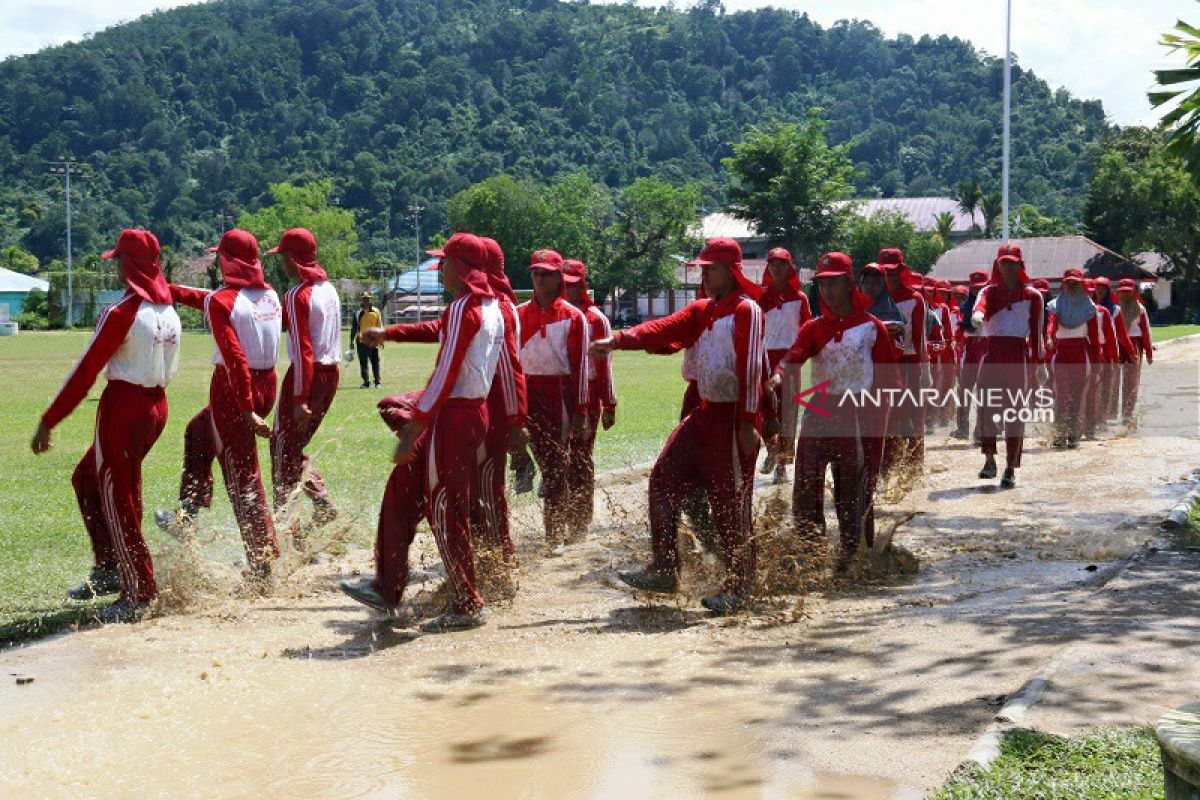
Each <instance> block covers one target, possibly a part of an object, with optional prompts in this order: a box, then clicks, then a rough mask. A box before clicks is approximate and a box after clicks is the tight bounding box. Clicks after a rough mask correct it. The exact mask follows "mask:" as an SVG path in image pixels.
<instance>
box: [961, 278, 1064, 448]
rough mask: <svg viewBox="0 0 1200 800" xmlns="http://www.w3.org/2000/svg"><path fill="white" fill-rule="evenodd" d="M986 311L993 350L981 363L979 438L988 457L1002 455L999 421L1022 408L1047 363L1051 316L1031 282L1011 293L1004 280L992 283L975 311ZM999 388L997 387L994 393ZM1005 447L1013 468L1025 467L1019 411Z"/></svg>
mask: <svg viewBox="0 0 1200 800" xmlns="http://www.w3.org/2000/svg"><path fill="white" fill-rule="evenodd" d="M977 313H983V315H984V321H983V329H982V331H981V335H982V336H983V337H984V338H985V339H986V341H987V350H986V352H985V353H984V356H983V360H982V361H981V362H980V365H979V381H978V389H979V391H980V392H981V393H983V394H984V396H983V397H981V398H980V399H981V401H982V402H981V404H980V407H979V439H980V445H981V449H982V451H983V453H984V455H995V454H996V439H997V435H998V428H997V421H996V420H995V419H994V418H993V417H994V416H1001V417H1002V415H1003V414H1004V413H1005V411H1006V410H1009V409H1011V410H1014V411H1020V410H1021V409H1022V408H1023V407H1024V405H1025V402H1027V399H1026V398H1027V395H1026V394H1023V393H1025V392H1029V391H1031V390H1032V389H1033V384H1034V381H1033V375H1032V374H1031V373H1032V369H1033V366H1034V365H1036V364H1040V363H1042V362H1043V361H1045V357H1046V351H1045V342H1046V337H1045V335H1044V332H1043V324H1044V321H1045V314H1044V313H1043V307H1042V295H1041V294H1040V293H1038V291H1037V290H1036V289H1034V288H1033V287H1031V286H1023V287H1022V289H1021V290H1020V291H1019V293H1018V294H1017V295H1016V296H1015V297H1013V296H1009V295H1008V293H1007V292H1006V291H1005V289H1004V287H1003V286H1002V285H1001V284H998V283H989V284H988V285H987V286H985V287H983V289H981V290H980V292H979V297H977V298H976V299H975V308H974V311H973V312H972V314H973V315H974V314H977ZM989 390H993V391H989ZM1004 446H1005V455H1006V457H1007V464H1008V466H1009V467H1012V468H1014V469H1015V468H1017V467H1019V466H1021V451H1022V450H1023V449H1024V446H1025V423H1024V421H1022V420H1021V419H1020V418H1019V416H1018V415H1014V417H1013V419H1012V420H1009V421H1005V422H1004Z"/></svg>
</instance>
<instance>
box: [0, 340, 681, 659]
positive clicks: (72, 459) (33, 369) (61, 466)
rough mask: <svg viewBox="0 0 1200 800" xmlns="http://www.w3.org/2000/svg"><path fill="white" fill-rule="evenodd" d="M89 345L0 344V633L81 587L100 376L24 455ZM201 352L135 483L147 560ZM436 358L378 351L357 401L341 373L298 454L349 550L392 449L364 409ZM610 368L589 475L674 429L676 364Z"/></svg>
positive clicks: (211, 518)
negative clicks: (139, 484) (327, 499)
mask: <svg viewBox="0 0 1200 800" xmlns="http://www.w3.org/2000/svg"><path fill="white" fill-rule="evenodd" d="M89 337H90V334H88V333H85V332H82V331H73V332H56V333H21V334H19V335H17V336H14V337H5V338H0V375H3V377H4V381H3V387H2V388H0V430H3V431H4V432H5V438H4V440H3V441H0V476H2V477H3V480H0V629H2V628H4V627H5V626H7V625H11V624H12V623H15V622H25V621H28V620H30V619H36V618H40V617H43V616H45V615H56V618H57V617H61V616H63V615H62V613H61V612H63V609H64V607H65V604H64V599H63V598H64V592H65V591H66V589H67V588H68V587H70V586H73V585H75V584H76V583H77V582H78V581H79V580H80V579H81V578H82V577H83V575H84V574H85V573H86V571H87V569H88V567H89V566H90V563H91V556H90V548H89V545H88V542H87V536H86V534H85V533H84V530H83V526H82V523H81V522H80V520H79V512H78V507H77V506H76V504H75V494H74V492H73V490H72V488H71V472H72V470H73V469H74V468H75V464H76V462H77V461H78V459H79V457H80V456H81V455H82V454H83V452H84V451H85V450H86V449H87V446H88V444H89V443H90V441H91V438H92V426H93V419H94V416H95V408H96V401H97V399H98V398H99V395H100V391H101V389H102V388H103V385H104V378H103V376H102V377H101V378H100V379H99V380H98V381H97V383H96V386H95V387H94V388H93V390H92V393H91V395H90V396H89V397H88V399H87V400H85V401H84V402H83V403H82V404H81V405H80V407H79V408H78V409H77V410H76V412H75V413H74V414H73V415H72V416H71V417H69V418H68V419H67V420H66V421H65V422H63V423H62V424H61V425H60V426H59V427H58V428H57V429H56V430H55V431H54V448H53V449H52V450H51V451H50V452H49V453H46V454H45V455H42V456H34V455H33V454H32V453H31V452H30V450H29V439H30V437H31V436H32V435H33V430H34V428H35V426H36V424H37V420H38V418H39V416H40V415H41V412H42V411H43V410H44V408H45V406H46V404H47V403H48V402H49V400H50V399H51V397H52V396H53V395H54V393H55V392H56V391H57V390H58V388H59V386H60V385H61V384H62V381H63V378H64V377H65V376H66V374H67V372H68V370H70V369H71V367H72V365H73V364H74V363H75V361H76V359H77V358H78V356H79V353H80V352H81V351H82V349H83V347H84V346H85V344H86V343H87V341H88V339H89ZM211 352H212V343H211V339H210V338H209V336H208V335H207V334H204V333H187V334H185V335H184V339H183V345H182V356H181V359H180V368H179V373H178V375H177V376H176V377H175V381H174V382H173V383H172V384H171V387H170V389H169V390H168V397H169V401H170V418H169V421H168V424H167V428H166V431H165V432H164V433H163V435H162V438H160V439H159V441H158V444H157V445H155V447H154V450H153V451H152V452H151V453H150V456H149V457H148V458H147V460H146V463H145V472H144V475H143V482H144V500H145V509H146V513H145V519H144V521H143V530H145V532H146V534H147V537H148V539H149V540H150V543H151V549H152V550H153V549H154V546H155V543H156V541H158V540H159V537H160V536H161V534H160V532H159V531H158V529H157V528H156V527H155V526H154V523H153V518H152V516H151V515H152V512H153V510H154V509H155V508H160V507H165V508H174V506H175V503H176V497H177V493H178V491H179V472H180V467H181V464H182V453H183V429H184V427H185V426H186V425H187V422H188V420H189V419H191V417H192V415H193V414H195V413H196V412H197V411H199V410H200V408H202V407H203V406H204V405H205V404H206V403H207V402H208V382H209V377H210V375H211V373H212V367H211V366H210V356H211ZM435 352H436V349H435V347H434V346H433V345H404V346H399V345H391V346H389V347H387V348H386V349H385V350H384V352H383V358H382V360H383V383H384V387H383V389H382V390H375V389H360V388H359V383H360V381H359V376H358V365H357V363H355V364H352V365H349V367H348V368H347V369H345V370H343V373H342V385H341V389H340V390H339V392H338V396H337V400H336V401H335V402H334V404H333V408H332V409H331V411H330V413H329V415H328V416H327V417H326V419H325V422H324V424H323V425H322V427H321V430H320V432H319V433H318V434H317V437H316V439H315V440H314V443H313V446H312V447H310V449H309V453H310V455H313V456H314V458H315V460H316V464H317V466H318V468H319V469H320V470H321V473H322V475H323V476H324V477H325V479H326V482H327V483H328V485H329V487H330V492H331V494H332V495H333V498H334V500H335V502H337V504H338V505H339V506H340V507H341V508H342V509H343V511H346V512H349V513H350V514H352V515H354V516H355V517H357V518H359V520H360V521H359V523H358V524H357V525H356V526H355V532H356V538H357V540H358V541H360V542H361V543H362V544H363V545H365V546H366V545H369V544H370V542H371V541H372V536H373V532H374V523H375V518H376V513H377V509H378V503H379V499H380V497H381V496H382V492H383V483H384V480H385V479H386V477H387V474H388V472H389V470H390V468H391V456H392V452H393V449H394V446H393V442H394V438H393V437H392V436H391V434H390V432H389V431H388V430H387V429H386V428H385V427H384V425H383V423H382V422H381V421H380V419H379V416H378V414H377V413H376V411H375V403H376V402H377V401H378V400H379V399H380V397H382V396H383V395H384V394H394V393H397V392H401V391H406V390H410V389H418V388H420V387H421V386H423V385H424V382H425V379H426V378H427V377H428V375H429V371H430V369H431V368H432V366H433V359H434V355H435ZM615 365H616V366H615V379H616V385H617V396H618V402H619V405H618V412H617V424H616V426H615V427H614V428H613V429H612V430H610V431H601V432H600V435H599V438H598V441H597V445H596V458H597V467H598V469H600V470H611V469H616V468H619V467H624V466H632V465H635V464H641V463H645V462H647V461H650V460H652V459H653V458H654V456H655V455H656V454H657V452H658V449H659V448H660V447H661V445H662V442H663V440H664V438H665V437H666V434H667V433H668V432H669V431H670V430H671V428H672V426H673V425H674V423H675V421H676V420H677V419H678V414H679V403H680V399H681V397H682V394H683V380H682V379H681V378H680V376H679V358H678V356H675V357H663V356H650V355H645V354H641V353H618V354H617V355H616V362H615ZM284 369H286V356H283V357H281V360H280V366H279V372H280V377H281V378H282V374H283V370H284ZM260 458H261V463H262V464H263V471H264V475H265V476H267V477H268V479H269V472H270V466H269V456H268V452H267V447H266V443H265V442H262V443H260ZM218 471H219V470H218ZM217 482H218V488H217V491H216V492H215V498H214V503H213V509H212V511H211V512H205V513H206V525H207V526H211V527H214V528H216V529H218V530H222V531H225V532H227V535H222V536H221V538H220V541H219V542H218V544H219V545H220V548H223V549H220V548H218V552H217V555H218V556H219V557H222V558H225V557H228V558H229V559H231V560H232V559H236V558H238V557H239V554H240V547H239V545H238V541H239V540H238V538H237V534H236V532H235V531H236V528H235V526H234V523H233V515H232V513H231V511H230V507H229V501H228V498H227V497H226V496H225V493H224V491H223V488H222V487H221V484H220V478H219V477H218V478H217ZM268 491H269V489H268ZM3 638H4V637H2V636H0V639H3Z"/></svg>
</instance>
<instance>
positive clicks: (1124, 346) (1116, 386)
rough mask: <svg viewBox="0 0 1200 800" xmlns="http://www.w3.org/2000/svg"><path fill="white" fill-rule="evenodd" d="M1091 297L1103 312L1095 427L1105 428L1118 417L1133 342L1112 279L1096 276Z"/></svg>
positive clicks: (1131, 355) (1132, 350) (1101, 315)
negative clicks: (1123, 368) (1125, 366)
mask: <svg viewBox="0 0 1200 800" xmlns="http://www.w3.org/2000/svg"><path fill="white" fill-rule="evenodd" d="M1092 300H1093V302H1095V303H1096V309H1097V310H1098V311H1099V312H1100V340H1101V344H1102V346H1103V357H1104V363H1103V364H1101V366H1100V375H1099V378H1098V380H1097V391H1096V400H1095V404H1094V406H1093V409H1094V411H1093V413H1094V423H1095V428H1096V429H1097V430H1103V429H1106V428H1107V427H1108V423H1109V421H1111V420H1113V419H1115V418H1116V417H1117V401H1118V400H1119V398H1120V394H1121V365H1122V364H1127V363H1129V362H1130V361H1132V360H1133V352H1134V346H1133V342H1132V341H1130V339H1129V332H1128V331H1126V330H1125V317H1124V315H1122V314H1120V313H1118V312H1117V304H1116V302H1115V301H1114V300H1113V293H1112V282H1111V281H1110V280H1109V279H1108V278H1105V277H1103V276H1101V277H1099V278H1096V289H1095V295H1094V296H1093V298H1092Z"/></svg>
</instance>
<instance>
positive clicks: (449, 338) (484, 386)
mask: <svg viewBox="0 0 1200 800" xmlns="http://www.w3.org/2000/svg"><path fill="white" fill-rule="evenodd" d="M405 329H409V330H407V331H406V330H405ZM385 335H386V337H387V339H388V340H389V341H396V342H400V341H410V342H411V341H433V340H440V341H441V343H442V344H441V347H439V348H438V355H437V364H436V365H435V366H434V368H433V374H432V375H431V376H430V377H429V383H427V384H426V385H425V391H424V392H422V393H421V397H420V399H419V400H418V401H417V407H416V410H414V411H413V415H412V417H413V419H415V420H417V421H418V422H421V423H424V424H426V425H428V424H429V423H430V422H431V421H432V420H433V418H434V417H436V416H437V414H438V411H440V410H441V408H442V406H443V405H445V404H446V401H448V400H452V399H453V400H480V401H483V400H486V399H487V396H488V393H489V392H491V390H492V380H493V378H495V377H496V372H497V369H498V367H499V366H500V363H501V353H502V352H503V351H504V349H505V332H504V314H503V312H502V311H501V310H500V303H499V301H497V300H496V298H494V297H483V298H481V297H479V296H477V295H474V294H471V293H467V294H464V295H463V296H461V297H459V298H458V299H457V300H455V301H454V302H453V303H451V304H450V305H448V306H447V307H446V310H445V311H443V312H442V316H441V317H440V318H439V319H437V320H435V321H432V322H424V323H416V324H415V325H393V326H391V327H390V328H387V329H386V332H385ZM431 335H432V339H431V338H429V337H430V336H431ZM515 406H516V398H515V397H514V398H513V407H514V408H515Z"/></svg>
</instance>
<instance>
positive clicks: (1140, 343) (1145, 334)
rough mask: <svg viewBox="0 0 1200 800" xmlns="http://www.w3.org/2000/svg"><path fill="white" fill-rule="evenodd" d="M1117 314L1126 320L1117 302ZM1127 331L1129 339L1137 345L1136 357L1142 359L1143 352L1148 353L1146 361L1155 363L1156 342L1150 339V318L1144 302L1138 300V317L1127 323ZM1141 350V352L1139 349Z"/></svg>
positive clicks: (1123, 320)
mask: <svg viewBox="0 0 1200 800" xmlns="http://www.w3.org/2000/svg"><path fill="white" fill-rule="evenodd" d="M1117 314H1118V315H1119V316H1121V317H1122V320H1121V321H1122V322H1126V320H1125V319H1124V316H1125V315H1124V314H1123V313H1122V312H1121V305H1120V303H1118V304H1117ZM1125 332H1126V333H1127V334H1128V335H1129V340H1130V341H1131V342H1133V344H1134V345H1136V347H1135V349H1134V358H1136V359H1137V360H1139V361H1140V360H1141V353H1145V354H1146V363H1147V364H1153V363H1154V344H1153V342H1151V341H1150V318H1149V317H1147V316H1146V307H1145V306H1144V305H1142V302H1141V301H1140V300H1139V301H1138V317H1137V320H1136V321H1134V322H1133V323H1132V324H1126V326H1125ZM1139 350H1140V351H1141V353H1139V352H1138V351H1139Z"/></svg>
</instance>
